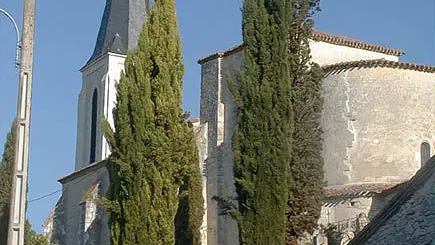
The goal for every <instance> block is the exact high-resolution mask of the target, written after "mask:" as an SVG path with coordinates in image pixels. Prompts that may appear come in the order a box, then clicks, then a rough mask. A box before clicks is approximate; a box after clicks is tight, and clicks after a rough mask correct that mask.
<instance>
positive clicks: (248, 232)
mask: <svg viewBox="0 0 435 245" xmlns="http://www.w3.org/2000/svg"><path fill="white" fill-rule="evenodd" d="M290 14H291V12H290V5H289V3H288V1H285V0H279V1H272V0H245V1H244V3H243V40H244V43H245V59H244V67H243V68H244V69H243V73H240V74H239V75H238V78H237V80H238V85H237V86H234V87H236V88H234V87H233V89H232V90H233V95H234V97H235V100H236V103H237V104H238V109H239V111H238V121H237V126H236V128H235V131H234V135H233V150H234V174H235V178H236V191H237V194H238V200H239V209H238V212H237V213H236V217H237V218H238V224H239V230H240V243H241V244H276V245H282V244H284V241H285V226H286V215H285V213H286V207H287V205H286V204H287V199H288V186H289V182H290V181H289V180H290V178H289V177H290V176H289V161H290V147H291V135H292V130H293V126H292V124H291V122H292V117H293V116H292V104H291V92H290V91H291V88H290V83H289V81H290V72H289V71H290V70H289V69H290V67H289V60H290V58H291V57H290V56H289V52H287V49H288V34H289V32H288V31H289V30H290V28H289V24H290Z"/></svg>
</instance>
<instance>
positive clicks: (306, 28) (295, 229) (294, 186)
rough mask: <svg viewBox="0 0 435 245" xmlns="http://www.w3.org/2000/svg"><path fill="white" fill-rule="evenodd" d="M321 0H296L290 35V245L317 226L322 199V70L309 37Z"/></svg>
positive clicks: (288, 230) (287, 241)
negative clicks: (292, 126)
mask: <svg viewBox="0 0 435 245" xmlns="http://www.w3.org/2000/svg"><path fill="white" fill-rule="evenodd" d="M318 7H319V0H294V1H293V7H292V25H291V31H290V32H291V35H290V47H289V50H290V53H291V54H292V55H293V57H298V58H297V59H292V64H291V76H292V79H291V83H292V84H291V87H292V104H293V116H294V119H293V123H294V131H293V135H292V138H293V142H294V144H293V145H292V156H291V162H290V172H291V176H292V180H293V181H292V182H291V185H290V186H289V187H290V188H289V190H290V193H289V200H288V209H287V236H286V243H287V244H297V242H296V241H297V238H298V237H300V236H301V235H303V233H304V232H308V233H312V232H313V230H314V229H315V228H316V227H317V220H318V219H319V217H320V210H321V201H322V198H323V187H324V180H323V178H324V176H323V159H322V156H321V152H322V139H321V129H320V111H321V108H322V106H323V99H322V96H321V81H322V77H323V74H322V71H321V69H320V67H319V66H318V65H317V64H315V63H311V62H310V47H309V38H310V36H311V33H312V26H313V20H312V17H313V15H314V13H315V11H317V10H318Z"/></svg>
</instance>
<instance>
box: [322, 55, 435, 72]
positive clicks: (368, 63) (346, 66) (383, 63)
mask: <svg viewBox="0 0 435 245" xmlns="http://www.w3.org/2000/svg"><path fill="white" fill-rule="evenodd" d="M376 67H388V68H397V69H406V70H415V71H421V72H427V73H435V66H429V65H420V64H415V63H408V62H400V61H392V60H386V59H384V58H382V59H373V60H356V61H346V62H340V63H336V64H332V65H326V66H322V69H323V71H324V72H325V73H326V74H325V76H327V75H330V74H331V73H335V72H337V73H338V72H342V71H347V70H350V69H353V68H376Z"/></svg>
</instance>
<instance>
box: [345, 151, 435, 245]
mask: <svg viewBox="0 0 435 245" xmlns="http://www.w3.org/2000/svg"><path fill="white" fill-rule="evenodd" d="M434 170H435V156H433V157H432V158H430V159H429V160H428V161H427V162H426V164H425V165H424V166H423V167H422V168H420V170H418V171H417V173H416V174H415V175H414V176H413V177H412V178H411V179H410V180H408V182H406V183H407V185H406V186H405V187H404V189H403V190H401V191H400V192H399V193H398V194H397V195H396V196H394V197H393V198H392V199H391V200H390V201H389V202H388V203H387V205H385V206H384V208H382V209H381V211H380V212H379V213H378V214H377V215H376V216H375V217H374V219H373V220H372V221H371V222H370V223H369V224H368V225H366V226H365V227H364V228H363V229H362V230H361V232H359V233H358V234H357V235H356V236H355V238H354V239H352V241H350V243H349V245H359V244H363V243H364V242H365V241H366V240H367V239H368V238H369V235H370V233H372V232H373V231H377V230H379V228H380V227H381V226H382V225H383V224H384V223H385V222H386V221H387V220H388V219H389V218H390V217H391V216H393V215H394V214H396V212H397V211H398V210H399V209H400V207H401V206H402V204H403V203H404V202H406V201H408V200H409V199H410V198H411V197H412V195H413V194H414V193H415V190H416V188H417V187H419V186H421V185H422V184H424V183H425V181H426V180H427V179H428V178H429V177H430V176H431V175H432V174H433V172H434Z"/></svg>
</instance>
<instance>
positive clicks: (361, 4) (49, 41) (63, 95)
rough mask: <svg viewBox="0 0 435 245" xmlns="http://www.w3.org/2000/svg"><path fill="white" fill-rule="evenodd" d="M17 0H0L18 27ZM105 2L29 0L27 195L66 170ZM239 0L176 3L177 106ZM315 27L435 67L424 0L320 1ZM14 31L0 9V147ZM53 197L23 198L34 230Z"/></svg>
mask: <svg viewBox="0 0 435 245" xmlns="http://www.w3.org/2000/svg"><path fill="white" fill-rule="evenodd" d="M22 2H23V1H22V0H2V1H1V3H0V8H3V9H6V10H7V11H9V12H10V13H11V14H12V15H13V16H14V18H15V19H16V20H17V22H18V23H19V26H20V29H21V19H22ZM104 4H105V0H75V1H59V0H37V7H36V11H37V13H36V21H37V22H36V41H35V66H34V81H33V82H34V84H33V108H32V124H31V148H30V149H31V150H30V179H29V193H28V198H29V200H32V199H34V198H36V197H39V196H41V195H44V194H48V193H51V192H53V191H56V190H59V189H60V188H61V185H60V184H59V183H58V182H57V179H58V178H59V177H61V176H63V175H66V174H68V173H70V172H71V171H72V170H73V168H74V155H75V138H76V126H77V125H76V115H77V98H78V94H79V91H80V88H81V74H80V72H79V69H80V68H81V67H82V66H83V65H84V64H85V62H86V61H87V59H88V58H89V57H90V55H91V53H92V50H93V48H94V45H95V40H96V36H97V32H98V28H99V22H100V19H101V16H102V12H103V9H104ZM241 4H242V0H187V1H178V2H177V10H178V17H179V25H180V33H181V38H182V42H183V52H184V61H185V67H186V74H185V83H184V108H185V109H186V110H190V111H191V112H192V116H194V117H195V116H198V115H199V96H200V79H201V77H200V66H199V65H198V64H197V60H198V59H199V58H201V57H203V56H206V55H208V54H211V53H214V52H216V51H218V50H224V49H227V48H229V47H232V46H235V45H237V44H239V43H241V40H242V38H241V27H240V22H241V12H240V7H241ZM321 7H322V12H320V13H319V14H318V15H317V17H316V21H317V22H316V25H315V26H316V28H317V29H319V30H323V31H327V32H330V33H333V34H339V35H344V36H348V37H353V38H356V39H360V40H363V41H368V42H372V43H375V44H379V45H385V46H388V47H394V48H400V49H402V50H404V51H405V53H406V54H405V55H404V56H403V57H402V59H401V60H402V61H406V62H413V63H419V64H428V65H435V48H434V43H435V41H434V36H435V34H434V3H433V1H432V0H419V1H409V0H382V1H378V0H365V1H357V0H323V1H322V3H321ZM14 53H15V33H14V31H13V29H12V25H11V24H10V23H9V22H8V20H7V18H5V17H4V16H1V15H0V86H1V89H0V115H1V120H0V152H2V151H3V144H4V139H5V136H6V133H7V132H8V130H9V128H10V125H11V122H12V120H13V118H14V115H15V111H16V103H17V89H18V88H17V79H18V69H16V68H15V67H14V55H15V54H14ZM58 197H59V195H54V196H51V197H49V198H46V199H43V200H40V201H37V202H32V203H29V207H28V217H29V218H30V220H31V222H32V224H33V226H34V228H35V229H36V230H37V231H39V232H40V231H41V225H42V222H43V221H44V219H45V218H46V216H47V214H48V212H49V211H50V209H51V208H52V206H53V205H54V203H55V202H56V201H57V199H58Z"/></svg>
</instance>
